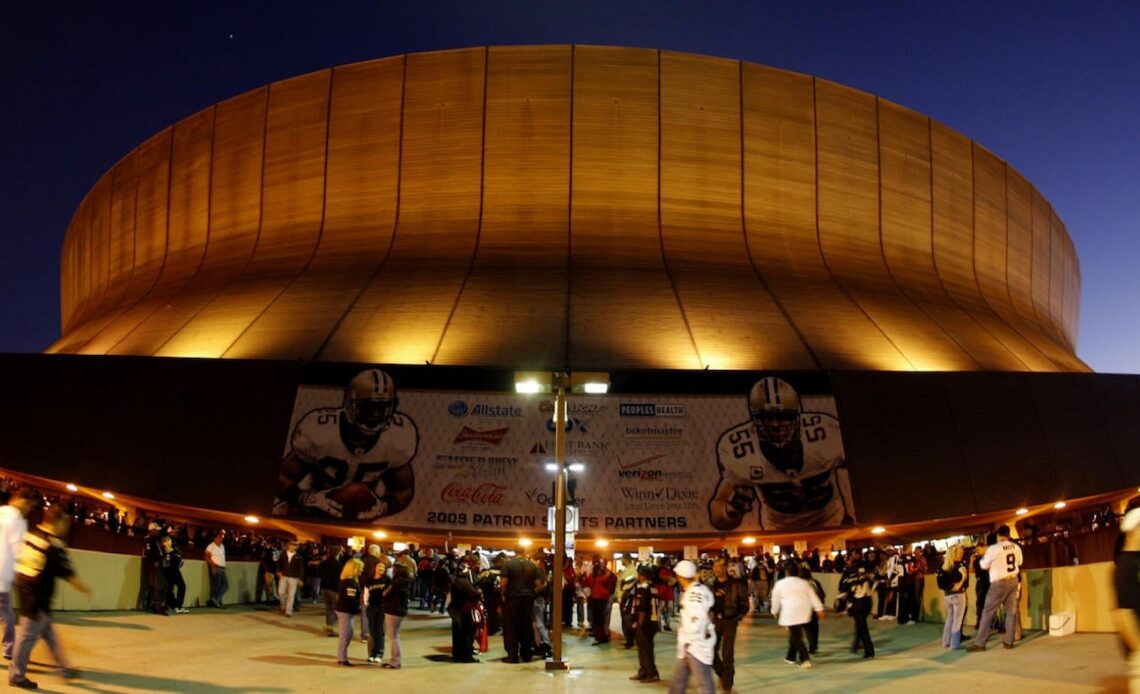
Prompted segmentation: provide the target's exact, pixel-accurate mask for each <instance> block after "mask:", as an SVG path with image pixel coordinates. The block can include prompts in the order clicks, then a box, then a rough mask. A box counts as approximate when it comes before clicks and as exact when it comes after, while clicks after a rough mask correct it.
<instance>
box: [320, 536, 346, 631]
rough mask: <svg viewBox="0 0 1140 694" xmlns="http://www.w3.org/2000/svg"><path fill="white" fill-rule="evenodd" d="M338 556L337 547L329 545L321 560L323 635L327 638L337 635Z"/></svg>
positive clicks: (340, 565) (340, 566) (338, 547)
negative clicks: (323, 607) (323, 614)
mask: <svg viewBox="0 0 1140 694" xmlns="http://www.w3.org/2000/svg"><path fill="white" fill-rule="evenodd" d="M340 554H341V548H340V546H339V545H329V548H328V550H326V552H325V558H324V559H322V560H321V597H322V598H324V601H325V634H327V635H328V636H336V633H337V631H336V630H337V627H336V598H337V592H338V591H337V589H338V586H339V585H340V571H341V569H342V568H343V564H342V563H341V561H340Z"/></svg>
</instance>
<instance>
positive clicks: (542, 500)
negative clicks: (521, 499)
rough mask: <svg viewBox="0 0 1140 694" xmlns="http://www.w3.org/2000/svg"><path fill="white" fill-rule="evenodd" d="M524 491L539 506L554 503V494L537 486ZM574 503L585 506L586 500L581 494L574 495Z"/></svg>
mask: <svg viewBox="0 0 1140 694" xmlns="http://www.w3.org/2000/svg"><path fill="white" fill-rule="evenodd" d="M524 493H525V494H526V498H527V499H530V500H531V501H533V502H534V503H536V504H538V505H539V506H543V507H546V506H553V505H554V496H553V495H552V494H551V493H550V492H544V491H542V490H540V489H538V488H536V487H531V489H530V491H527V492H524ZM574 505H575V506H585V505H586V500H585V499H584V498H582V497H580V496H576V497H574Z"/></svg>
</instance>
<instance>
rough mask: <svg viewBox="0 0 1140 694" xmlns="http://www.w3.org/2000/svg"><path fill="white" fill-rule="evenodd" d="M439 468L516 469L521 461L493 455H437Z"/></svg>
mask: <svg viewBox="0 0 1140 694" xmlns="http://www.w3.org/2000/svg"><path fill="white" fill-rule="evenodd" d="M435 462H436V464H437V467H451V466H476V465H488V466H496V467H514V466H516V465H518V464H519V459H518V458H514V457H511V456H492V455H444V454H441V455H437V456H436V457H435Z"/></svg>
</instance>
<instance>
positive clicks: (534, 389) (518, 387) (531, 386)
mask: <svg viewBox="0 0 1140 694" xmlns="http://www.w3.org/2000/svg"><path fill="white" fill-rule="evenodd" d="M539 388H540V386H539V385H538V381H518V382H516V383H515V392H516V393H525V394H527V395H530V394H532V393H538V392H540V391H539Z"/></svg>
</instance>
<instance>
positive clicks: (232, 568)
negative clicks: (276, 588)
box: [53, 549, 259, 610]
mask: <svg viewBox="0 0 1140 694" xmlns="http://www.w3.org/2000/svg"><path fill="white" fill-rule="evenodd" d="M68 554H70V555H71V563H72V565H73V566H74V567H75V571H76V573H77V574H79V577H80V578H82V579H83V581H84V582H85V583H87V585H89V586H91V588H92V590H93V591H94V592H95V597H93V598H88V597H87V596H86V595H84V594H83V593H80V592H79V591H78V590H76V589H75V588H73V587H71V585H70V584H68V583H65V582H63V581H60V582H59V583H58V584H57V585H56V592H55V602H54V603H53V608H54V609H57V610H133V609H135V608H136V607H137V606H138V602H139V586H140V584H141V583H142V558H141V557H137V556H130V555H126V554H107V553H104V552H91V551H87V550H82V549H71V550H68ZM258 566H259V565H258V563H257V562H251V561H231V562H226V577H227V578H229V581H230V589H229V591H228V592H227V593H226V596H225V602H226V603H238V602H252V601H253V596H254V589H255V587H256V586H257V573H258ZM182 578H183V579H184V580H185V581H186V606H187V607H194V606H195V605H205V604H206V600H207V599H209V597H210V576H209V570H208V569H207V568H206V562H205V561H204V560H202V559H187V560H186V563H185V565H184V566H183V567H182Z"/></svg>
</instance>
